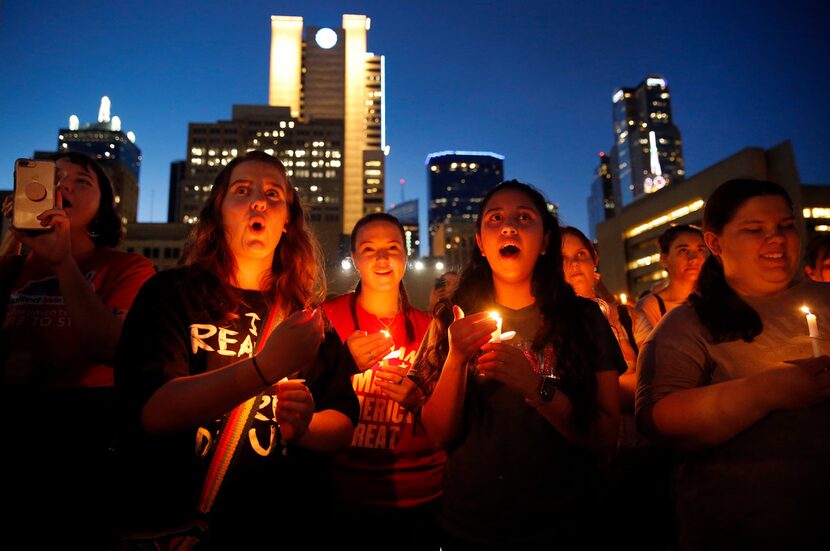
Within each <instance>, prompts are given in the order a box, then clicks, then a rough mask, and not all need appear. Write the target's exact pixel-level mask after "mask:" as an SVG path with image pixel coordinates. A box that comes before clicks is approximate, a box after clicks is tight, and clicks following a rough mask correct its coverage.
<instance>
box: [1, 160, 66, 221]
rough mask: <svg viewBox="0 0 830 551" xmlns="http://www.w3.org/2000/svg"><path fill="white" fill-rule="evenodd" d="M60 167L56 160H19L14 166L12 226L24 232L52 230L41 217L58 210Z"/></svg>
mask: <svg viewBox="0 0 830 551" xmlns="http://www.w3.org/2000/svg"><path fill="white" fill-rule="evenodd" d="M56 180H57V178H56V167H55V163H54V162H53V161H35V160H32V159H17V160H16V161H15V163H14V210H13V217H12V227H14V228H15V229H18V230H21V231H27V232H31V231H37V232H43V231H48V230H50V229H51V228H45V227H43V226H42V225H41V223H40V220H38V216H40V214H41V213H43V212H45V211H47V210H49V209H53V208H55V197H56V194H57V190H56V183H57V182H56Z"/></svg>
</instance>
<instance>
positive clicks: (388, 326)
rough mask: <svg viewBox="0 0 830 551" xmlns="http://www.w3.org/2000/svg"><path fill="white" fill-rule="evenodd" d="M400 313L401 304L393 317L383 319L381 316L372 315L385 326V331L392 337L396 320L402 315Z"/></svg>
mask: <svg viewBox="0 0 830 551" xmlns="http://www.w3.org/2000/svg"><path fill="white" fill-rule="evenodd" d="M400 313H401V305H400V303H398V311H397V312H395V314H394V315H393V316H392V317H389V318H382V317H380V316H375V314H372V315H373V316H375V319H376V320H378V323H380V324H381V325H382V326H383V329H384V331H386V332H387V333H388V334H389V335H390V336H391V335H392V327H393V326H394V325H395V320H397V319H398V314H400ZM383 320H389V323H387V322H385V321H383Z"/></svg>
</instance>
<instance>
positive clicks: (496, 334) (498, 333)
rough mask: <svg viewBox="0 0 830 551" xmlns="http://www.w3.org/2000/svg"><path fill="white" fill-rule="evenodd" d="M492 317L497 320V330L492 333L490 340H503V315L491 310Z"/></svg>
mask: <svg viewBox="0 0 830 551" xmlns="http://www.w3.org/2000/svg"><path fill="white" fill-rule="evenodd" d="M490 317H491V318H493V319H494V320H496V330H495V331H493V332H492V333H490V342H501V321H502V320H501V316H500V315H499V313H498V312H496V311H492V312H490Z"/></svg>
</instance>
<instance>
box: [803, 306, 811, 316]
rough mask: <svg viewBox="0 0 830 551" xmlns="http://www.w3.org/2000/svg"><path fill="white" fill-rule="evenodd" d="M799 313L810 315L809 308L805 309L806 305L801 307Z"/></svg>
mask: <svg viewBox="0 0 830 551" xmlns="http://www.w3.org/2000/svg"><path fill="white" fill-rule="evenodd" d="M801 311H802V312H804V313H805V314H809V313H810V309H809V308H807V306H806V305H805V306H802V307H801Z"/></svg>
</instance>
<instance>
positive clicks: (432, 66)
mask: <svg viewBox="0 0 830 551" xmlns="http://www.w3.org/2000/svg"><path fill="white" fill-rule="evenodd" d="M297 8H299V6H297V5H290V4H287V3H284V2H248V3H246V4H245V5H244V6H243V7H239V8H235V9H234V11H232V12H229V11H228V9H229V8H227V6H223V5H222V4H221V3H217V2H206V3H204V4H200V7H199V10H198V11H196V12H192V11H191V10H190V8H189V7H188V5H187V4H185V3H179V2H164V3H163V2H156V1H151V2H145V3H142V4H141V5H140V6H138V7H131V6H130V7H127V6H120V5H111V4H105V3H103V2H83V1H82V2H78V3H75V4H73V6H72V9H71V10H68V9H66V7H65V5H64V4H62V3H59V2H54V1H52V0H46V1H43V2H38V3H37V5H36V6H34V5H28V4H25V3H13V4H12V3H8V2H7V3H4V4H3V6H2V12H0V29H2V33H0V47H2V51H3V52H4V55H3V56H2V57H0V71H2V74H4V76H5V77H4V81H5V83H6V85H5V86H4V89H3V92H2V93H0V120H3V132H2V133H0V134H2V136H0V151H2V157H0V164H2V166H6V167H7V168H6V172H5V173H4V176H3V177H0V188H2V189H8V188H10V187H11V185H12V176H11V175H12V165H13V162H14V159H15V158H17V157H30V156H32V155H33V153H34V152H35V151H41V150H54V149H55V147H56V145H57V140H56V138H57V132H58V129H60V128H64V127H66V126H67V121H68V117H69V116H70V115H72V114H76V115H78V117H79V118H80V121H81V123H82V124H83V123H86V122H93V121H95V120H96V116H95V115H96V113H97V108H98V104H99V101H100V98H101V96H103V95H107V96H109V98H110V99H111V100H112V113H113V115H119V116H120V117H121V120H122V124H123V128H124V129H125V130H132V131H134V132H135V134H136V144H137V145H138V146H139V147H140V148H141V150H142V152H143V157H144V158H143V163H142V167H141V179H140V184H141V188H140V205H139V221H161V220H165V219H166V205H167V187H168V177H169V171H170V163H171V162H173V161H176V160H179V159H184V158H185V156H186V149H187V124H188V123H191V122H210V121H215V120H220V119H226V118H228V116H229V114H230V112H231V108H232V105H233V104H259V105H265V104H267V102H268V78H269V72H268V59H269V42H270V40H269V33H270V16H271V15H275V14H285V15H297V16H302V17H303V18H304V19H305V20H306V21H309V22H311V23H313V24H316V25H320V26H329V27H333V28H337V27H338V25H339V21H340V17H341V15H342V14H343V13H353V14H365V15H367V16H368V17H370V18H371V20H372V29H371V32H370V34H369V43H368V50H369V51H373V52H378V53H382V54H383V55H385V56H386V60H387V61H386V70H387V73H388V74H387V77H386V90H387V98H388V101H387V104H386V117H387V125H386V126H387V141H388V143H389V145H390V146H391V154H390V156H389V157H387V167H386V206H387V207H389V206H390V205H391V204H393V203H398V202H400V200H401V195H402V194H401V189H400V184H399V183H398V182H399V181H400V180H405V182H406V184H404V197H405V198H406V199H415V198H417V199H419V206H420V208H421V209H422V211H424V212H425V209H426V205H427V201H426V199H425V198H426V187H427V170H426V166H425V164H424V161H425V159H426V157H427V155H428V154H429V153H431V152H435V151H441V150H479V151H482V150H483V151H494V152H497V153H500V154H502V155H504V156H505V177H507V178H518V179H520V180H523V181H527V182H529V183H532V184H534V185H536V186H537V187H539V188H540V189H542V191H543V192H544V193H545V194H546V195H547V197H548V199H549V200H551V201H553V202H555V203H557V204H559V206H560V213H561V216H562V222H563V223H565V224H571V225H576V226H577V227H581V228H582V229H585V230H587V229H588V228H587V212H586V198H587V197H588V195H589V193H590V185H591V181H592V180H593V177H594V174H593V172H594V170H595V168H596V164H597V161H596V159H597V154H598V152H599V151H607V149H608V148H609V147H610V145H611V144H612V143H613V133H612V123H611V97H612V94H613V92H614V90H615V89H616V88H618V87H620V86H630V85H631V84H633V83H636V82H640V81H641V80H642V79H643V78H644V77H645V76H646V75H648V74H650V73H658V74H661V75H663V76H664V77H665V78H666V80H667V82H668V85H669V86H670V87H671V90H672V101H673V103H672V110H673V113H674V119H675V124H676V125H677V127H678V128H679V130H680V132H681V135H682V136H683V153H684V157H685V159H686V172H687V176H693V175H694V174H695V173H697V172H699V171H700V170H702V169H704V168H706V167H708V166H710V165H711V164H714V163H716V162H719V161H720V160H721V159H723V158H726V157H728V156H729V155H731V154H733V153H735V152H736V151H739V150H741V149H743V148H745V147H750V146H759V147H771V146H773V145H775V144H777V143H780V142H781V141H784V140H786V139H790V140H792V143H793V147H794V149H795V154H796V159H797V162H798V167H799V169H800V171H801V178H802V180H803V181H804V182H805V183H824V182H827V181H828V180H830V179H828V178H827V177H826V174H825V172H823V171H822V168H823V162H822V161H823V156H824V152H823V148H824V147H823V146H824V144H825V143H827V142H828V138H830V135H828V134H830V130H828V125H827V123H828V122H830V107H828V104H827V102H826V101H825V100H824V99H823V98H822V97H821V96H822V95H823V94H822V93H823V91H824V90H827V89H830V82H829V81H830V77H829V76H828V75H827V74H826V72H823V71H820V70H819V68H820V66H821V63H816V60H821V59H827V54H828V47H827V46H826V45H825V44H823V43H822V41H821V39H820V37H821V36H822V34H821V33H822V30H821V25H820V23H821V21H822V20H826V17H822V16H823V15H824V16H826V14H827V11H828V8H827V7H825V6H812V5H811V4H809V3H806V2H794V3H791V4H788V5H787V6H780V5H778V4H775V3H771V2H769V3H766V2H765V3H758V2H753V3H749V2H746V3H743V2H741V3H737V4H732V5H723V4H715V3H712V4H707V3H695V4H694V5H689V6H679V7H677V6H649V7H643V6H636V5H620V4H616V3H611V2H596V3H592V4H591V5H589V6H572V5H569V4H557V3H553V4H549V3H543V2H516V3H512V4H510V9H509V10H506V9H505V5H504V4H490V3H482V2H461V3H455V4H450V5H447V4H444V3H437V2H418V3H414V2H413V3H409V2H402V3H395V4H394V5H387V4H386V3H380V2H354V3H351V4H341V3H334V2H308V3H305V4H304V5H303V7H302V9H297ZM707 8H708V9H707ZM229 14H230V15H232V17H229ZM643 29H651V30H652V32H650V33H647V32H643ZM32 37H36V38H37V39H36V40H34V41H33V40H32ZM422 221H423V217H422ZM424 245H425V243H424V242H423V241H422V249H423V247H424Z"/></svg>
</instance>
